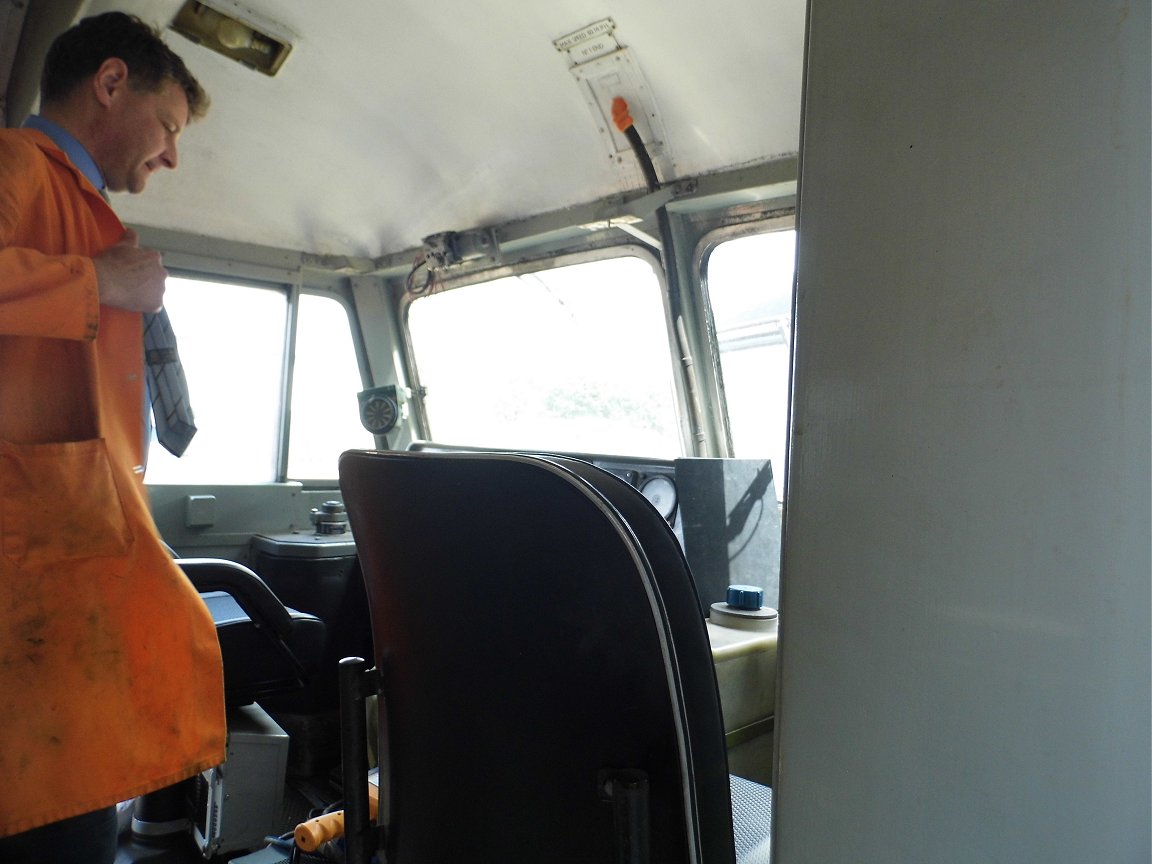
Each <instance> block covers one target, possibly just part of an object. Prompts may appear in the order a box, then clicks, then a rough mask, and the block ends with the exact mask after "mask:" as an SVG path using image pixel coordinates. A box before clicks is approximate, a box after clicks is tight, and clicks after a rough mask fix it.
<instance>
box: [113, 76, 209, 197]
mask: <svg viewBox="0 0 1152 864" xmlns="http://www.w3.org/2000/svg"><path fill="white" fill-rule="evenodd" d="M113 111H114V114H113V116H112V117H110V118H109V120H110V121H111V128H112V132H111V135H110V140H109V142H108V143H109V146H108V147H107V148H106V149H105V154H104V159H103V160H102V163H101V165H100V168H101V170H102V171H103V172H104V181H105V182H106V183H107V184H108V189H109V190H111V191H112V192H131V193H133V194H135V193H137V192H141V191H143V189H144V186H145V184H146V183H147V182H148V178H149V177H150V176H151V175H152V172H153V171H156V170H157V169H159V168H175V167H176V163H177V155H176V140H177V139H178V138H179V137H180V133H181V132H182V131H183V129H184V127H185V126H187V125H188V97H187V96H185V95H184V90H183V89H182V88H181V87H180V85H178V84H177V83H176V82H174V81H165V82H164V84H163V85H162V86H161V88H160V89H159V90H157V91H155V92H153V91H150V90H137V89H136V88H134V87H131V86H129V87H125V88H124V89H122V90H121V91H120V93H119V98H118V99H117V100H116V101H115V105H114V107H113Z"/></svg>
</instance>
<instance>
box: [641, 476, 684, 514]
mask: <svg viewBox="0 0 1152 864" xmlns="http://www.w3.org/2000/svg"><path fill="white" fill-rule="evenodd" d="M640 494H641V495H643V496H644V497H645V498H647V499H648V500H649V501H650V502H651V503H652V506H653V507H655V508H656V510H657V512H659V514H660V515H661V516H663V517H664V518H665V519H671V518H672V514H673V513H675V512H676V484H675V483H673V482H672V481H671V480H669V479H668V478H667V477H663V476H656V477H649V478H648V479H647V480H645V481H644V482H643V483H642V484H640Z"/></svg>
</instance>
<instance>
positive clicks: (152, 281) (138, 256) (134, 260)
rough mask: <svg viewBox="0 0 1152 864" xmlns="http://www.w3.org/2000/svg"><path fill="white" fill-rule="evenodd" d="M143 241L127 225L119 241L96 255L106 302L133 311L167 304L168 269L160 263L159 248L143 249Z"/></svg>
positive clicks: (97, 277) (94, 259)
mask: <svg viewBox="0 0 1152 864" xmlns="http://www.w3.org/2000/svg"><path fill="white" fill-rule="evenodd" d="M139 244H140V238H139V236H137V234H136V232H135V231H133V230H132V229H131V228H127V229H125V231H124V236H123V237H122V238H120V242H119V243H117V244H116V245H115V246H109V247H108V248H107V249H105V250H104V251H103V252H101V253H100V254H99V255H97V256H96V257H95V258H93V259H92V261H93V263H94V264H95V265H96V283H97V285H98V286H99V289H100V303H101V304H102V305H104V306H115V307H116V308H118V309H128V310H130V311H132V312H158V311H159V310H160V307H161V306H163V305H164V280H165V279H167V278H168V271H167V270H165V269H164V265H163V264H161V263H160V253H159V252H157V251H155V250H154V249H141V248H140V245H139Z"/></svg>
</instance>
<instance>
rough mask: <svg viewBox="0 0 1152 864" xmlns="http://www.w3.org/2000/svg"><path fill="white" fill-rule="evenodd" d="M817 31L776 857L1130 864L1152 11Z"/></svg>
mask: <svg viewBox="0 0 1152 864" xmlns="http://www.w3.org/2000/svg"><path fill="white" fill-rule="evenodd" d="M810 27H811V29H810V36H809V55H808V62H807V70H808V73H807V74H808V78H807V85H806V95H805V100H806V103H805V104H806V108H805V124H804V136H803V146H802V153H801V166H802V167H801V179H800V194H799V198H800V210H799V237H800V241H799V244H800V247H799V248H800V251H799V269H798V300H797V317H796V331H795V339H796V343H795V344H796V373H795V391H794V393H795V395H794V409H793V410H794V417H793V443H792V455H791V460H792V461H791V463H790V471H789V487H788V498H787V501H786V508H785V539H784V550H785V551H784V565H783V567H784V569H783V584H782V588H783V598H782V610H781V616H780V621H781V623H780V657H781V673H780V675H781V692H780V700H779V703H778V704H779V726H778V729H779V738H778V745H779V763H778V770H779V787H778V797H777V801H776V826H777V830H778V833H777V841H778V843H777V847H776V849H777V853H778V859H777V860H778V861H779V862H780V864H801V862H821V864H826V862H846V861H852V862H861V864H867V862H885V864H892V862H924V861H931V862H939V864H947V862H957V864H959V862H965V864H967V862H974V861H1014V862H1029V861H1043V862H1084V861H1109V862H1147V861H1148V860H1149V853H1150V849H1149V846H1150V841H1149V818H1148V816H1149V812H1150V809H1152V801H1150V797H1149V762H1150V754H1149V740H1150V730H1149V722H1150V715H1152V710H1150V703H1152V697H1150V693H1149V682H1150V678H1152V676H1150V669H1149V658H1150V650H1149V647H1150V646H1149V633H1150V620H1149V609H1150V596H1149V594H1150V579H1149V573H1150V570H1152V562H1150V560H1149V540H1148V536H1149V535H1148V532H1149V524H1150V523H1152V514H1150V505H1149V486H1150V484H1149V476H1150V473H1152V467H1150V449H1152V448H1150V433H1149V418H1150V414H1152V411H1150V405H1149V392H1150V381H1149V377H1150V366H1152V363H1150V354H1149V319H1150V309H1149V299H1150V298H1149V285H1150V283H1152V279H1150V272H1149V243H1148V238H1149V235H1150V225H1149V188H1150V183H1149V162H1148V159H1149V152H1150V142H1149V101H1148V92H1149V71H1148V67H1149V52H1148V33H1149V7H1148V4H1147V3H1142V4H1126V5H1122V6H1109V5H1107V4H1086V3H1082V2H1078V0H1054V2H1050V3H1046V4H1044V6H1043V9H1042V10H1041V9H1040V8H1039V7H1030V6H1027V4H1015V3H963V4H947V3H927V4H916V3H906V2H895V0H878V2H873V3H867V4H844V3H839V2H831V0H814V2H813V3H812V4H811V23H810Z"/></svg>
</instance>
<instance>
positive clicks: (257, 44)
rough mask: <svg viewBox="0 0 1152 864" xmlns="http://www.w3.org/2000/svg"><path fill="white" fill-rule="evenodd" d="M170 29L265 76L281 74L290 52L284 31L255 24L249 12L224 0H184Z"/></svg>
mask: <svg viewBox="0 0 1152 864" xmlns="http://www.w3.org/2000/svg"><path fill="white" fill-rule="evenodd" d="M171 27H172V29H173V30H175V31H176V32H177V33H179V34H180V35H182V36H185V37H187V38H188V39H191V40H192V41H193V42H196V43H197V44H199V45H203V46H204V47H205V48H210V49H211V50H213V51H215V52H217V53H218V54H223V55H224V56H225V57H230V58H232V59H233V60H236V61H237V62H239V63H243V64H244V65H245V66H248V67H249V68H252V69H256V70H257V71H259V72H263V73H264V74H265V75H275V74H276V73H277V72H278V71H280V67H281V66H283V65H284V61H285V60H286V59H287V58H288V54H289V53H290V52H291V51H292V42H291V41H290V36H289V35H288V33H287V32H286V31H284V28H282V27H279V26H277V25H274V24H271V22H265V21H258V20H257V17H256V16H255V15H254V14H253V13H252V12H250V11H249V10H247V9H245V8H243V7H242V6H240V5H239V4H238V3H230V2H227V0H216V2H215V3H213V4H208V3H201V2H198V0H185V2H184V5H182V6H181V7H180V10H179V11H178V12H177V13H176V17H175V18H173V19H172V24H171Z"/></svg>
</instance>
